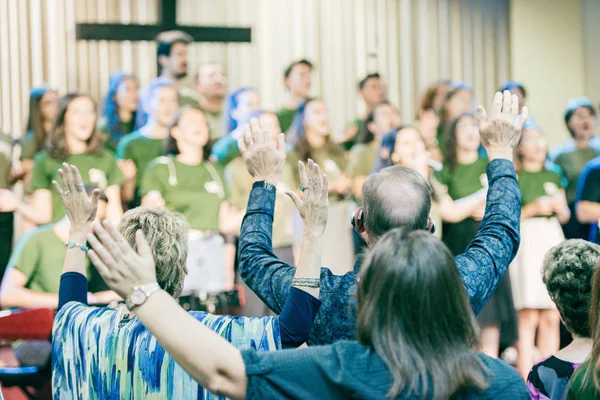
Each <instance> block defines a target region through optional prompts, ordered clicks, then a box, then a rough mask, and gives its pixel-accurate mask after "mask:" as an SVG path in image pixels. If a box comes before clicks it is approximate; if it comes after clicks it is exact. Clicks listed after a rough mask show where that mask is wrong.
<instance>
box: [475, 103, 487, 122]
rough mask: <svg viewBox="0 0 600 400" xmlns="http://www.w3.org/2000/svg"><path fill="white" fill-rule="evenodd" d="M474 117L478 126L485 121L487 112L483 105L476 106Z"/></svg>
mask: <svg viewBox="0 0 600 400" xmlns="http://www.w3.org/2000/svg"><path fill="white" fill-rule="evenodd" d="M475 118H477V125H479V126H480V127H481V126H483V125H484V124H485V123H486V121H487V113H486V112H485V108H483V106H477V110H475Z"/></svg>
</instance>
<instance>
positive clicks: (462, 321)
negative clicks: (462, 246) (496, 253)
mask: <svg viewBox="0 0 600 400" xmlns="http://www.w3.org/2000/svg"><path fill="white" fill-rule="evenodd" d="M357 300H358V319H357V339H358V340H359V341H360V342H362V343H364V344H365V345H367V346H370V347H372V348H373V349H374V350H375V352H376V353H377V354H378V356H379V357H380V358H381V359H382V360H383V361H384V362H385V364H386V365H387V366H388V368H389V371H390V373H391V375H392V378H393V385H392V388H391V390H390V392H389V393H388V394H389V397H392V398H395V397H396V396H397V395H398V394H399V393H401V392H404V391H406V395H407V396H408V394H409V393H412V394H417V395H419V396H422V397H427V398H430V396H427V395H428V394H429V393H427V388H428V387H429V388H433V394H432V395H431V398H449V397H450V396H452V395H453V394H454V393H455V392H457V391H458V390H460V389H461V388H466V387H476V388H479V389H484V388H485V387H486V386H487V385H486V376H485V372H486V370H485V368H484V367H483V364H482V363H481V361H480V360H479V358H478V357H477V355H476V353H475V351H474V349H475V348H476V347H477V345H478V331H477V326H476V323H475V318H474V316H473V313H472V311H471V308H470V306H469V302H468V299H467V296H466V293H465V291H464V288H463V285H462V282H461V279H460V275H459V273H458V269H457V267H456V263H455V261H454V258H453V257H452V254H451V253H450V251H449V250H448V249H447V248H446V246H445V245H444V244H443V243H442V242H441V241H440V240H439V239H437V238H436V237H435V236H433V235H431V234H430V233H428V232H424V231H413V232H410V230H408V229H394V230H392V231H390V232H388V233H387V234H385V235H384V236H383V237H382V238H381V239H380V240H379V241H378V242H377V244H376V245H375V247H373V249H371V251H370V252H369V254H368V256H367V258H366V260H365V262H364V264H363V267H362V269H361V276H360V283H359V285H358V289H357ZM403 394H404V393H403Z"/></svg>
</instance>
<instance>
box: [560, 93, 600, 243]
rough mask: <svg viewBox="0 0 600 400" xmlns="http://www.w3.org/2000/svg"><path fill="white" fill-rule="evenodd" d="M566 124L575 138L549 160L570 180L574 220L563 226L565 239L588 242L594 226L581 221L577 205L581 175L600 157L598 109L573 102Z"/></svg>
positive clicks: (582, 101)
mask: <svg viewBox="0 0 600 400" xmlns="http://www.w3.org/2000/svg"><path fill="white" fill-rule="evenodd" d="M565 123H566V124H567V128H568V129H569V132H570V133H571V136H573V137H572V138H571V139H570V140H568V141H567V142H565V143H563V144H562V145H560V146H558V147H556V148H554V149H553V150H552V152H551V153H550V155H549V159H550V161H553V162H554V163H555V164H556V165H558V166H559V167H560V168H561V169H562V172H563V173H564V175H565V177H566V179H567V187H566V189H567V202H568V203H569V209H570V210H571V219H570V220H569V222H567V224H565V225H564V226H563V230H564V232H565V237H566V238H567V239H587V238H588V237H589V233H590V226H589V224H582V223H580V222H579V221H578V220H577V214H576V210H575V202H576V198H577V183H578V181H579V174H580V173H581V171H582V170H583V168H584V166H585V164H586V163H587V162H588V161H590V160H592V159H593V158H595V157H597V156H598V155H600V139H599V138H597V137H595V133H596V127H597V125H598V117H597V114H596V108H595V107H594V105H593V104H592V103H591V101H590V100H589V99H588V98H587V97H581V98H577V99H571V100H569V103H568V104H567V109H566V111H565Z"/></svg>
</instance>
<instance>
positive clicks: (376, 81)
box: [341, 72, 389, 151]
mask: <svg viewBox="0 0 600 400" xmlns="http://www.w3.org/2000/svg"><path fill="white" fill-rule="evenodd" d="M358 92H359V93H360V97H361V98H362V100H363V102H364V103H365V112H364V114H363V116H362V117H360V118H355V119H354V121H352V123H351V124H349V125H348V127H347V128H346V130H345V131H344V136H342V140H341V144H342V146H343V147H344V149H345V150H346V151H350V149H352V147H353V146H354V145H355V144H356V143H357V139H358V137H357V135H358V134H359V133H360V131H361V129H362V126H363V121H364V120H365V119H367V118H368V116H369V114H370V113H371V112H372V111H373V109H374V108H375V107H376V106H377V105H378V104H380V103H382V102H384V101H385V100H386V98H387V93H386V88H385V85H384V83H383V82H382V81H381V76H379V73H377V72H375V73H373V74H368V75H367V76H365V77H364V78H363V79H362V80H361V81H360V82H359V83H358ZM388 132H389V131H388ZM386 133H387V132H386Z"/></svg>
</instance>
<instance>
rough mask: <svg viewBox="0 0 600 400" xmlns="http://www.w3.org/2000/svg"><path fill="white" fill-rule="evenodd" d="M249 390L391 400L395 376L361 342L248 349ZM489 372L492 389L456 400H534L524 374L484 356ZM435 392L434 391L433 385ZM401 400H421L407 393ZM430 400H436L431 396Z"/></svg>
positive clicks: (251, 394)
mask: <svg viewBox="0 0 600 400" xmlns="http://www.w3.org/2000/svg"><path fill="white" fill-rule="evenodd" d="M242 357H243V359H244V363H245V364H246V375H247V376H248V387H247V389H246V399H385V398H386V395H387V392H388V391H389V389H390V388H391V385H392V377H391V375H390V373H389V370H388V368H387V366H386V365H385V364H384V363H383V361H382V360H381V358H379V356H378V355H377V354H376V353H375V352H374V351H373V350H371V349H370V348H368V347H366V346H364V345H363V344H361V343H359V342H355V341H352V342H346V341H341V342H338V343H336V344H334V345H330V346H314V347H310V348H307V349H297V350H282V351H274V352H257V351H255V350H251V349H249V350H242ZM478 357H479V359H480V360H481V361H482V363H483V364H484V365H485V366H486V367H487V369H488V371H489V374H488V375H487V376H488V385H489V386H488V388H487V389H486V390H485V391H483V392H479V391H476V390H475V389H473V388H465V389H463V390H461V391H460V392H459V393H456V396H455V397H453V398H456V399H480V398H484V399H506V400H520V399H523V400H525V399H529V391H528V390H527V387H526V386H525V382H523V379H522V378H521V376H520V375H519V373H518V372H517V371H516V370H515V369H514V368H512V367H511V366H509V365H508V364H506V363H504V362H503V361H500V360H496V359H493V358H490V357H488V356H486V355H483V354H481V353H478ZM430 388H431V386H430ZM397 398H400V399H421V398H422V396H420V395H419V393H412V394H408V393H401V394H400V395H399V396H398V397H397ZM426 398H427V399H431V398H432V397H431V391H429V396H428V397H426Z"/></svg>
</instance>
